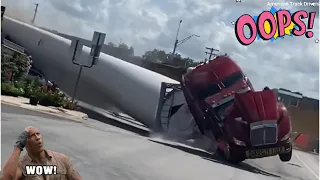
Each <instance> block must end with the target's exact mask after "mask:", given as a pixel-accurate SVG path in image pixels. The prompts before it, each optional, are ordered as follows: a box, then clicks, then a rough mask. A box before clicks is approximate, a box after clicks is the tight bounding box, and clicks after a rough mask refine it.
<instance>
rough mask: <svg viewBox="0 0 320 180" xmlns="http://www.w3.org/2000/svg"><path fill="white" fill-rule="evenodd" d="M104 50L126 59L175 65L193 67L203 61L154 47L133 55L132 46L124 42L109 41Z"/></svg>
mask: <svg viewBox="0 0 320 180" xmlns="http://www.w3.org/2000/svg"><path fill="white" fill-rule="evenodd" d="M104 50H105V52H106V53H107V54H109V55H111V56H114V57H117V58H120V59H122V60H126V61H131V62H134V61H137V60H138V59H140V60H145V61H152V62H156V63H164V64H168V65H172V66H177V67H194V66H197V65H199V64H201V63H203V62H199V61H195V60H193V59H191V58H183V57H181V55H180V54H178V53H176V54H175V55H172V53H167V52H165V51H163V50H158V49H154V50H152V51H147V52H145V53H144V54H143V55H142V56H141V57H139V56H134V48H133V47H130V48H129V46H128V45H126V44H124V43H120V44H119V45H118V46H117V45H115V44H113V43H111V42H109V43H108V44H106V45H105V47H104Z"/></svg>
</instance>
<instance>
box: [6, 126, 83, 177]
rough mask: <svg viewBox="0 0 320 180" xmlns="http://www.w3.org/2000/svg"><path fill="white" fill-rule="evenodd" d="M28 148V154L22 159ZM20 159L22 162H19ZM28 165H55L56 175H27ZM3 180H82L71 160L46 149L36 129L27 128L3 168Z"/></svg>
mask: <svg viewBox="0 0 320 180" xmlns="http://www.w3.org/2000/svg"><path fill="white" fill-rule="evenodd" d="M24 148H26V150H27V153H26V154H25V155H24V156H23V157H22V158H21V159H20V154H21V151H23V149H24ZM19 159H20V160H19ZM26 165H40V166H41V165H55V166H57V174H55V175H44V174H43V175H27V172H26ZM0 179H3V180H21V179H24V180H54V179H59V180H81V176H80V175H79V173H78V172H77V171H76V170H75V169H74V168H73V166H72V162H71V160H70V159H69V158H68V157H67V156H66V155H64V154H61V153H57V152H54V151H50V150H46V149H44V144H43V139H42V136H41V134H40V132H39V130H38V129H37V128H35V127H31V126H29V127H27V128H25V129H24V131H22V132H21V134H20V135H19V137H18V139H17V142H16V144H15V146H14V148H13V152H12V154H11V155H10V157H9V159H8V160H7V162H6V163H5V165H4V167H3V172H2V177H1V178H0Z"/></svg>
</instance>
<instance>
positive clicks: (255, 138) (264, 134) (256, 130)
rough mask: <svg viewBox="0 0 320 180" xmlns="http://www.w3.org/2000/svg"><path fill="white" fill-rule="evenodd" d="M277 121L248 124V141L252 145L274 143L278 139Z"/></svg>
mask: <svg viewBox="0 0 320 180" xmlns="http://www.w3.org/2000/svg"><path fill="white" fill-rule="evenodd" d="M277 132H278V130H277V123H276V122H275V123H273V121H271V122H270V121H263V122H255V123H251V124H250V141H251V144H252V145H253V146H261V145H267V144H275V143H276V142H277V140H278V133H277Z"/></svg>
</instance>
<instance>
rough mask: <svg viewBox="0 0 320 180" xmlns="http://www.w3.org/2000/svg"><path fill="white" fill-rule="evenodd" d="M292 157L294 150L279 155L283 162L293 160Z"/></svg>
mask: <svg viewBox="0 0 320 180" xmlns="http://www.w3.org/2000/svg"><path fill="white" fill-rule="evenodd" d="M291 157H292V149H291V150H290V151H289V152H287V153H284V154H279V158H280V160H281V161H282V162H288V161H290V160H291Z"/></svg>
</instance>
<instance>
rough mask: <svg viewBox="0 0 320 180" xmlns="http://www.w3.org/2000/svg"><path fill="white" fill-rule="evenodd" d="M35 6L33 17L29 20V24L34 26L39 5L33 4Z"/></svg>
mask: <svg viewBox="0 0 320 180" xmlns="http://www.w3.org/2000/svg"><path fill="white" fill-rule="evenodd" d="M35 5H36V9H35V10H34V15H33V18H32V20H31V23H32V24H34V21H35V20H36V16H37V12H38V6H39V3H35Z"/></svg>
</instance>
